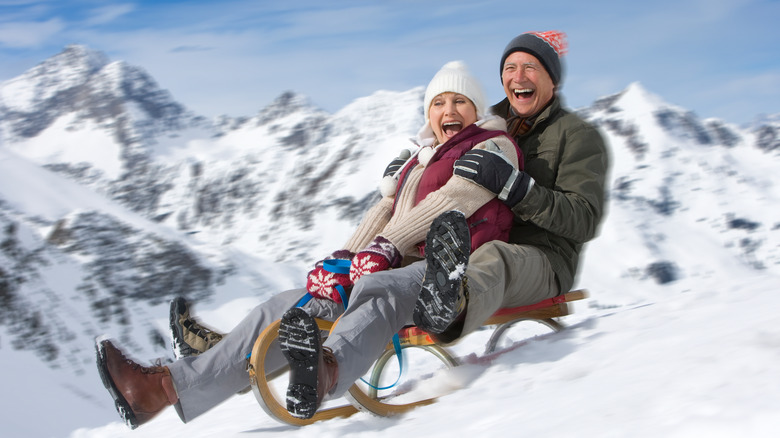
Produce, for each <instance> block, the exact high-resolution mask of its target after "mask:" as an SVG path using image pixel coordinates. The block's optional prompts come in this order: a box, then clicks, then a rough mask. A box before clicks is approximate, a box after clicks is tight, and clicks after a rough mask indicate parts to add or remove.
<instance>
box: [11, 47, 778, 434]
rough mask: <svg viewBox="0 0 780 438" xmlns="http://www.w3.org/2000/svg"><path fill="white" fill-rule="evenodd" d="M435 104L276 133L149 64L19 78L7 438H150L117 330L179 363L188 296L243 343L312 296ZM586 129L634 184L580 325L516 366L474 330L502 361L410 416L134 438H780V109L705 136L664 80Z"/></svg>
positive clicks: (475, 345) (307, 119) (37, 71)
mask: <svg viewBox="0 0 780 438" xmlns="http://www.w3.org/2000/svg"><path fill="white" fill-rule="evenodd" d="M422 94H423V88H415V89H412V90H408V91H402V92H393V91H378V92H376V93H374V94H373V95H371V96H366V97H364V98H361V99H358V100H356V101H354V102H353V103H351V104H350V105H348V106H346V107H345V108H343V109H342V110H340V111H339V112H337V113H335V114H328V113H326V112H324V111H321V110H319V109H317V108H314V107H312V105H311V104H310V103H309V102H308V101H307V99H306V98H305V97H303V96H301V95H298V94H295V93H293V92H289V91H283V92H280V95H279V97H278V98H277V99H276V100H275V101H274V102H271V103H270V104H269V105H268V106H267V107H265V108H264V109H263V110H261V111H260V112H258V113H257V114H255V115H253V116H248V117H243V118H229V117H221V118H218V119H216V120H206V119H204V118H202V117H198V116H197V115H194V114H191V113H190V112H188V111H187V110H186V109H185V108H184V106H183V105H181V104H179V103H176V102H175V101H174V100H173V98H172V97H171V96H170V95H169V93H167V92H166V91H165V90H163V89H161V88H159V87H158V86H157V84H156V83H155V82H154V80H153V79H152V78H151V77H149V76H148V75H147V74H146V73H145V72H143V70H142V69H140V68H137V67H133V66H129V65H126V64H125V63H123V62H121V61H118V62H110V61H109V60H108V59H107V58H106V57H105V56H104V55H102V54H100V53H96V52H93V51H90V50H89V49H86V48H84V47H79V46H70V47H68V48H66V50H65V51H64V52H63V53H61V54H59V55H57V56H55V57H53V58H51V59H49V60H46V61H44V62H43V63H41V64H40V65H39V66H37V67H36V68H34V69H32V70H30V71H29V72H27V73H26V74H24V75H22V76H20V77H18V78H15V79H13V80H10V81H7V82H4V83H1V84H0V299H2V304H3V305H2V306H1V307H0V362H1V363H2V369H3V370H4V371H6V372H4V373H3V377H2V379H1V381H2V383H1V384H0V386H2V387H3V388H4V390H3V395H2V398H3V401H4V403H5V405H6V406H9V407H13V408H9V409H4V410H2V411H0V412H1V413H0V423H2V424H3V426H0V428H2V430H3V431H4V433H3V435H4V436H6V435H7V436H65V435H67V434H68V433H69V432H70V431H72V430H74V429H76V428H77V427H88V428H90V429H85V430H81V431H78V432H75V433H74V436H92V437H103V436H121V435H122V434H124V433H129V431H126V430H125V426H124V425H122V424H119V423H118V416H117V415H116V413H115V411H114V409H113V406H112V404H111V401H110V398H109V397H108V395H107V394H106V392H105V390H104V389H103V387H102V385H101V383H100V380H99V378H98V376H97V373H96V372H95V371H96V370H95V366H94V352H93V350H92V349H93V340H94V338H95V336H98V335H100V334H104V333H105V334H109V335H111V336H112V337H114V338H116V339H118V340H119V342H120V343H121V344H122V345H123V346H124V347H126V348H127V349H128V350H129V351H132V352H133V355H134V356H135V357H136V358H138V359H139V360H142V361H144V360H152V359H155V358H162V359H163V360H168V359H169V358H171V353H170V351H169V348H168V346H167V339H166V338H167V331H166V326H167V302H168V300H169V299H170V298H172V297H173V296H176V295H180V294H181V295H187V296H189V297H190V298H193V299H196V300H198V307H197V308H196V310H197V311H198V313H199V315H201V316H203V317H204V318H205V319H206V320H207V321H209V322H210V323H211V324H212V325H214V326H216V327H217V328H219V329H222V330H229V329H230V327H231V326H232V325H233V324H234V323H235V322H236V321H238V320H239V319H240V318H241V316H242V315H243V314H245V313H246V312H247V311H248V310H249V309H250V308H251V307H252V306H253V305H255V304H257V303H258V302H260V301H262V300H263V299H264V298H265V297H267V296H268V295H270V294H272V293H274V292H277V291H279V290H282V289H286V288H290V287H293V286H300V285H301V284H302V283H303V281H304V274H305V272H306V270H307V268H308V266H309V265H310V264H311V262H313V261H315V260H317V259H319V258H321V257H322V256H324V255H326V254H328V253H330V252H331V251H333V250H335V249H338V248H339V247H340V245H341V244H342V243H343V242H344V241H345V240H346V239H347V237H348V236H349V233H350V231H351V229H352V228H353V227H354V226H355V224H356V223H357V221H358V220H359V218H360V215H361V213H362V212H363V211H364V210H365V209H366V208H367V207H368V206H369V205H370V204H371V202H373V201H374V200H375V199H377V196H378V195H377V190H376V188H377V185H378V183H379V180H380V177H381V173H382V170H383V169H384V167H385V165H386V164H387V163H388V162H389V161H390V160H391V159H392V158H393V157H394V156H395V155H396V154H397V153H398V152H399V151H400V150H401V149H402V148H407V147H410V146H411V143H409V142H408V138H409V137H411V136H413V135H414V134H415V133H416V131H417V129H418V128H419V126H420V125H421V124H422V108H421V103H422ZM578 112H579V113H580V114H581V115H582V116H583V117H584V118H586V119H588V120H590V121H591V122H592V123H594V124H595V125H597V126H598V127H599V128H600V129H601V130H602V132H603V133H604V134H605V136H606V138H607V139H608V142H609V147H610V154H611V161H612V167H611V174H610V178H609V181H610V183H609V189H610V193H609V198H610V203H609V209H608V214H607V217H606V219H605V222H604V223H603V225H602V228H601V235H600V237H599V238H598V239H596V240H595V241H593V242H592V243H590V244H589V245H588V247H587V252H586V255H585V258H584V261H583V263H582V266H581V273H580V278H579V283H578V285H577V286H578V287H585V288H587V289H589V290H590V291H591V295H592V297H591V298H590V299H589V300H587V301H585V302H581V303H578V305H577V313H576V315H574V316H572V317H570V318H569V319H570V324H572V325H573V330H571V331H569V332H566V333H561V334H556V335H550V336H544V337H542V338H539V339H537V340H534V341H532V342H531V343H530V344H528V345H525V346H523V347H522V348H518V349H516V350H513V351H511V352H508V353H507V354H505V355H503V356H501V357H499V358H497V359H496V360H495V362H494V364H493V365H492V366H490V367H486V366H484V362H485V361H486V358H482V357H479V354H481V350H482V349H481V347H480V344H481V343H482V342H483V341H484V339H481V338H480V336H475V337H474V338H469V339H466V340H465V341H464V342H462V343H461V344H459V345H458V346H457V347H456V349H457V352H458V354H460V355H462V356H466V355H469V354H473V353H477V354H478V357H475V358H474V360H473V361H476V362H477V363H476V364H474V365H472V366H469V367H465V368H462V369H460V370H458V371H456V372H454V373H452V374H449V375H444V376H441V377H439V380H440V382H438V383H437V382H435V381H434V382H432V383H429V384H431V385H434V386H435V385H437V384H438V385H443V386H446V385H459V382H462V381H464V380H466V381H470V380H472V379H473V383H471V384H470V385H466V386H467V387H466V388H464V389H463V390H461V391H459V392H456V393H454V394H452V395H450V396H448V397H446V398H445V399H443V400H442V402H441V403H438V404H436V405H434V406H431V407H426V408H421V409H419V410H416V411H415V412H413V413H411V414H409V415H407V416H405V417H404V418H403V419H373V418H371V417H369V416H367V415H362V414H361V415H358V416H355V417H353V418H351V419H347V420H336V421H334V422H329V423H327V424H322V425H315V426H311V427H308V428H306V429H305V430H301V431H295V430H294V429H292V428H289V427H286V426H279V425H277V424H276V423H275V422H273V420H270V419H268V418H267V417H265V414H263V413H262V411H261V410H260V409H259V408H258V406H257V404H256V402H255V401H254V400H253V397H252V396H251V395H248V396H243V397H236V398H234V399H232V400H231V401H230V402H228V403H226V404H225V405H224V406H221V407H219V408H217V409H215V411H213V412H211V413H208V414H206V415H204V416H203V417H201V418H199V419H197V420H196V421H194V422H192V423H191V424H188V425H181V424H180V423H179V421H178V419H177V418H176V416H175V414H174V413H173V412H166V413H165V414H164V415H163V416H162V417H161V418H160V419H159V420H155V421H154V422H153V423H152V424H151V425H149V426H145V427H143V428H141V429H139V430H137V431H134V432H133V436H147V435H148V436H152V435H153V436H160V435H161V434H163V433H165V434H166V435H170V436H195V437H197V436H231V435H236V436H237V435H239V434H240V435H242V436H244V435H247V434H248V435H250V436H251V435H253V434H258V435H259V434H260V433H262V434H263V435H264V436H266V435H271V436H273V435H274V434H276V435H281V434H283V433H284V434H285V435H295V434H303V433H323V434H325V435H339V436H342V435H350V434H360V433H372V435H374V434H376V435H382V434H387V435H388V436H390V435H392V436H397V435H398V434H403V433H412V432H414V433H422V434H427V435H434V436H443V435H453V434H457V433H460V432H461V431H468V433H469V434H471V435H477V436H494V435H514V434H516V432H517V430H523V431H526V432H528V433H533V434H537V435H539V434H548V433H549V431H552V430H554V431H555V432H556V434H557V435H563V436H605V435H606V436H659V435H660V436H674V434H675V433H678V434H680V436H698V435H699V434H701V433H707V434H713V433H715V432H719V431H720V432H725V434H726V435H727V436H728V435H732V436H733V434H731V433H730V432H732V431H735V430H738V431H747V432H748V435H750V434H751V433H750V432H753V435H755V436H760V435H762V433H763V432H765V431H767V430H770V428H772V427H774V428H776V427H777V426H778V423H777V420H775V419H773V418H774V417H771V416H770V414H771V413H772V410H773V409H774V410H776V408H777V404H778V401H777V400H778V398H777V397H776V394H777V388H776V385H775V384H774V383H773V381H772V380H771V378H770V373H771V370H772V369H773V368H772V366H773V363H774V361H773V360H772V355H773V354H774V355H776V350H777V345H778V342H780V329H778V328H776V327H775V326H774V325H773V324H770V321H771V320H772V318H774V312H773V311H772V309H774V308H777V305H778V303H777V302H776V300H777V299H776V298H774V297H775V295H777V294H776V292H777V286H776V284H777V281H776V279H777V277H778V275H779V274H780V271H778V269H779V268H778V265H779V262H780V260H779V259H778V258H779V257H780V255H779V254H778V248H779V247H780V245H779V244H780V242H779V241H778V233H780V220H778V219H776V217H775V216H774V215H773V210H774V209H773V208H772V206H773V205H775V204H776V202H777V200H778V195H779V194H778V188H777V179H776V178H775V177H774V175H775V173H776V171H777V169H779V168H780V154H779V153H778V150H780V135H779V133H780V118H779V117H777V116H767V117H763V118H762V119H757V121H756V123H755V124H753V125H752V126H749V127H738V126H734V125H731V124H729V123H727V122H724V121H720V120H700V119H698V118H697V117H696V116H695V114H692V113H690V112H688V111H686V110H684V109H682V108H679V107H675V106H674V105H671V104H669V103H667V102H666V101H665V100H664V99H663V98H661V97H659V96H656V95H653V94H652V93H650V92H648V91H647V90H644V89H643V88H642V86H641V85H640V84H630V85H629V86H628V87H627V88H626V89H625V90H623V91H621V92H619V93H617V94H615V95H613V96H607V97H604V98H602V99H599V100H598V101H596V102H594V104H593V105H592V106H590V107H587V108H581V109H579V110H578ZM775 319H776V318H775ZM691 376H695V377H694V378H692V377H691ZM5 388H10V389H5ZM486 388H490V389H491V390H492V391H493V392H494V395H492V396H490V397H488V396H486V394H487V393H488V392H486V391H485V389H486ZM748 391H753V392H752V393H750V392H748ZM751 394H752V398H750V396H751ZM475 400H479V403H476V402H475ZM453 412H456V413H457V415H453ZM31 413H34V416H33V415H32V414H31ZM31 418H35V419H31ZM39 419H45V421H41V420H39ZM605 420H606V421H605ZM107 423H112V424H111V425H109V426H106V427H104V428H100V427H99V426H100V425H103V424H107ZM605 424H607V425H609V426H608V427H609V428H608V429H607V430H606V432H605V431H604V425H605ZM519 428H520V429H519ZM716 435H717V434H716Z"/></svg>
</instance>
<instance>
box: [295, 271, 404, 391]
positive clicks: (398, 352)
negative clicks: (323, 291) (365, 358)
mask: <svg viewBox="0 0 780 438" xmlns="http://www.w3.org/2000/svg"><path fill="white" fill-rule="evenodd" d="M351 265H352V262H351V261H350V260H346V259H330V260H325V261H323V262H322V268H323V269H325V270H326V271H328V272H333V273H334V274H349V268H350V266H351ZM336 290H337V291H338V293H339V296H341V302H342V303H344V310H346V309H347V294H346V292H345V291H344V287H342V286H341V285H340V284H339V285H336ZM306 295H307V296H308V297H309V298H308V299H306V297H304V298H302V299H301V301H303V300H304V299H306V302H308V301H309V300H310V299H311V294H309V293H307V294H306ZM306 302H304V303H303V304H306ZM298 304H299V306H301V305H303V304H301V303H300V302H299V303H298ZM393 348H394V349H395V355H396V357H398V367H399V369H400V370H399V372H398V379H396V381H395V382H394V383H393V384H392V385H389V386H385V387H381V388H379V387H376V386H374V385H372V384H370V383H368V382H366V380H365V379H363V378H362V377H361V378H360V380H362V381H363V383H365V384H366V385H368V386H370V387H372V388H374V389H376V390H385V389H390V388H392V387H394V386H395V385H397V384H398V382H400V381H401V375H402V373H403V370H404V364H403V353H402V349H401V339H400V338H399V337H398V333H396V334H394V335H393Z"/></svg>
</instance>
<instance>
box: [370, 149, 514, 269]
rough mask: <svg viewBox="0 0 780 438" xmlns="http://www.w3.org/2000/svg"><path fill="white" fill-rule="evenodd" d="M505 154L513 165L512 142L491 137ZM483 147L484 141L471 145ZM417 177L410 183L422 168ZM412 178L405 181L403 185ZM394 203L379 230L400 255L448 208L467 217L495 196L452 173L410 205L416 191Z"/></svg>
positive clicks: (403, 194) (421, 239)
mask: <svg viewBox="0 0 780 438" xmlns="http://www.w3.org/2000/svg"><path fill="white" fill-rule="evenodd" d="M492 140H493V141H494V143H495V144H496V145H497V146H498V148H499V149H500V150H501V151H502V152H503V153H504V154H505V155H506V157H507V158H508V159H509V160H510V161H511V162H512V164H513V165H514V166H515V167H517V163H518V156H517V150H516V149H515V146H514V144H513V143H512V141H511V140H510V139H509V138H507V137H505V136H499V137H494V138H493V139H492ZM474 148H475V149H484V148H485V142H483V143H480V144H478V145H476V146H475V147H474ZM415 174H416V177H417V179H416V180H415V181H414V183H415V184H414V186H413V187H416V186H417V185H416V183H419V181H420V178H421V175H422V171H419V172H415ZM410 182H412V181H407V187H410V186H411V184H409V183H410ZM403 192H404V193H402V194H401V196H402V197H401V198H399V200H398V202H397V203H396V209H395V213H394V214H393V217H392V218H391V219H390V221H389V222H388V223H387V226H385V227H384V229H383V230H382V231H381V232H380V233H379V234H380V235H381V236H383V237H384V238H386V239H388V240H389V241H390V242H392V243H393V245H395V247H396V248H398V250H399V251H400V252H401V254H407V253H408V252H409V251H410V250H411V249H412V247H413V246H414V245H415V244H417V243H418V242H422V241H424V240H425V235H426V234H427V233H428V229H429V228H430V226H431V223H433V220H434V219H435V218H436V217H437V216H438V215H440V214H441V213H443V212H445V211H449V210H458V211H460V212H462V213H463V214H464V215H466V217H470V216H471V215H472V214H474V212H475V211H477V210H478V209H479V208H480V207H482V206H483V205H485V204H486V203H487V202H489V201H490V200H491V199H493V198H494V197H495V196H496V195H495V194H494V193H493V192H491V191H489V190H487V189H485V188H484V187H482V186H480V185H478V184H476V183H474V182H473V181H471V180H469V179H466V178H462V177H459V176H453V177H452V178H450V179H449V181H447V183H446V184H445V185H444V186H442V187H441V188H440V189H438V190H436V191H434V192H431V193H430V194H428V196H426V197H425V199H423V200H422V201H420V203H418V204H417V205H413V202H414V196H415V194H416V193H415V192H416V190H404V191H403Z"/></svg>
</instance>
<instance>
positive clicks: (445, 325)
mask: <svg viewBox="0 0 780 438" xmlns="http://www.w3.org/2000/svg"><path fill="white" fill-rule="evenodd" d="M566 50H567V46H566V40H565V35H564V34H563V33H561V32H555V31H551V32H541V33H540V32H528V33H524V34H522V35H519V36H517V37H516V38H514V39H513V40H512V41H510V42H509V44H508V45H507V46H506V48H505V49H504V52H503V55H502V57H501V63H500V69H501V70H500V72H501V82H502V84H503V87H504V92H505V94H506V98H505V99H504V100H503V101H501V102H500V103H498V104H497V105H494V106H493V107H492V108H491V110H492V112H493V113H494V114H495V115H498V116H500V117H502V118H504V119H505V120H506V121H507V126H508V131H509V133H510V135H511V136H512V137H513V138H514V139H515V141H516V142H517V144H518V146H519V147H520V149H521V150H522V152H523V155H524V157H525V170H524V171H517V170H515V169H514V168H512V166H511V165H509V164H508V163H507V162H506V160H504V158H503V157H502V156H501V155H500V154H498V153H494V152H490V151H487V150H480V151H471V152H469V153H467V154H466V155H464V156H463V157H462V158H461V159H460V160H458V161H457V162H456V163H455V175H458V176H460V177H463V178H467V179H470V180H471V181H473V182H474V183H476V184H478V185H480V186H482V187H484V188H487V189H488V190H490V191H492V192H493V193H496V194H497V195H499V198H500V199H502V200H503V201H504V202H505V203H506V205H508V206H509V207H510V208H511V209H512V211H513V212H514V214H515V224H514V226H513V228H512V232H511V234H510V238H509V242H508V243H504V242H499V241H494V242H490V243H488V244H485V245H483V246H481V247H480V248H478V249H477V250H476V251H475V252H474V253H473V254H471V255H470V256H469V255H468V254H462V253H459V251H458V250H457V248H458V247H459V242H460V241H462V240H465V239H468V235H462V234H461V235H457V233H455V234H453V233H447V235H444V234H443V235H442V236H441V238H440V239H438V240H439V242H440V249H439V251H429V252H428V254H427V256H426V260H427V268H426V274H425V280H424V282H423V289H422V291H421V293H420V297H419V298H418V301H417V305H416V308H415V313H414V321H415V323H416V324H417V325H418V326H420V327H421V328H423V329H426V330H427V331H429V332H431V333H432V334H434V335H435V336H436V337H437V338H438V340H439V341H441V342H448V341H451V340H453V339H455V338H457V337H459V336H463V335H465V334H467V333H470V332H471V331H473V330H474V329H476V328H478V327H480V326H481V325H482V323H483V322H484V321H485V320H486V319H487V318H488V317H490V316H491V315H492V314H493V313H494V312H495V311H496V310H498V309H500V308H503V307H516V306H523V305H528V304H533V303H536V302H538V301H541V300H543V299H546V298H551V297H554V296H557V295H559V294H561V293H564V292H568V291H569V290H570V289H571V287H572V285H573V284H574V277H575V274H576V272H577V266H578V263H579V258H580V253H581V251H582V248H583V244H584V243H586V242H587V241H589V240H591V239H593V238H594V237H595V236H596V232H597V228H598V225H599V223H600V222H601V218H602V215H603V212H604V196H605V179H606V174H607V167H608V157H607V151H606V147H605V144H604V140H603V139H602V137H601V135H600V134H599V132H598V131H597V130H596V129H595V128H594V127H593V126H591V125H589V124H588V123H586V122H585V121H583V120H582V119H580V118H579V117H578V116H577V115H576V114H574V113H571V112H569V111H567V110H566V109H564V108H563V106H562V102H561V98H560V96H559V94H558V93H559V88H560V83H561V79H562V65H561V59H560V58H561V56H562V55H563V54H564V53H566ZM453 225H454V224H453ZM452 229H453V230H457V229H459V228H458V227H454V226H453V227H452ZM444 254H447V255H448V256H445V257H442V256H441V255H444ZM453 254H454V256H453ZM459 264H460V265H462V266H465V265H466V264H468V267H467V269H466V270H465V275H458V274H457V272H458V269H459V268H458V265H459ZM460 269H462V267H461V268H460Z"/></svg>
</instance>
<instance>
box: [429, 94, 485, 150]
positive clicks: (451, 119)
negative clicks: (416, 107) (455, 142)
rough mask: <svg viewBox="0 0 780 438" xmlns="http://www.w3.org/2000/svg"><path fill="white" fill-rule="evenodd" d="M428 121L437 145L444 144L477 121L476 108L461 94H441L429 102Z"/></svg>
mask: <svg viewBox="0 0 780 438" xmlns="http://www.w3.org/2000/svg"><path fill="white" fill-rule="evenodd" d="M428 120H430V122H431V128H432V129H433V133H434V135H436V139H437V140H439V144H441V143H445V142H446V141H447V140H449V139H451V138H452V137H454V136H455V134H457V133H458V132H460V131H461V130H463V129H464V128H465V127H467V126H469V125H471V124H472V123H474V122H476V121H477V107H475V106H474V104H473V103H472V102H471V100H469V98H468V97H466V96H464V95H462V94H458V93H449V92H447V93H441V94H439V95H438V96H436V97H434V98H433V100H432V101H431V107H430V108H428Z"/></svg>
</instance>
